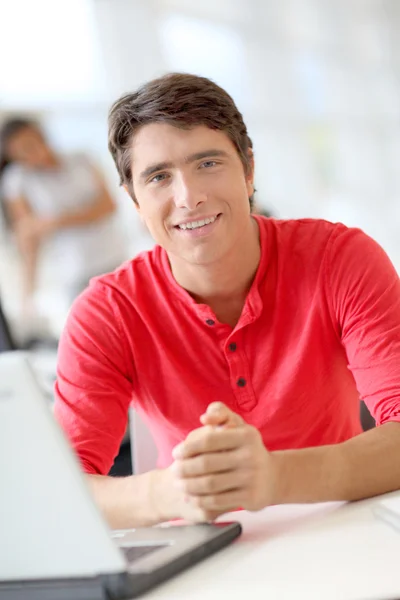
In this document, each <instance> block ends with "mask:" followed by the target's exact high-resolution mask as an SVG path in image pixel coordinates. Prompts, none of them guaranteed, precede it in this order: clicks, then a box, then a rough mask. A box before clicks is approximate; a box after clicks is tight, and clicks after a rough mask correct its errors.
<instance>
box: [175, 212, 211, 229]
mask: <svg viewBox="0 0 400 600" xmlns="http://www.w3.org/2000/svg"><path fill="white" fill-rule="evenodd" d="M220 216H221V213H219V214H218V215H215V217H209V218H207V219H199V220H197V221H191V222H190V223H182V224H181V225H175V229H180V230H181V231H185V230H186V229H189V230H193V229H201V228H202V227H205V226H206V225H211V224H212V223H215V221H216V220H217V219H218V217H220Z"/></svg>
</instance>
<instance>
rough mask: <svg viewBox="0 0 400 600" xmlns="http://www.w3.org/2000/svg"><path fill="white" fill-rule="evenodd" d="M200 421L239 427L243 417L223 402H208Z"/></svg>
mask: <svg viewBox="0 0 400 600" xmlns="http://www.w3.org/2000/svg"><path fill="white" fill-rule="evenodd" d="M200 421H201V423H202V424H203V425H214V426H216V427H240V426H241V425H243V424H244V421H243V419H242V418H241V417H240V416H239V415H238V414H236V413H234V412H233V411H232V410H230V409H229V408H228V407H227V406H226V405H225V404H224V403H223V402H212V403H211V404H209V405H208V407H207V410H206V412H205V413H204V414H203V415H201V417H200Z"/></svg>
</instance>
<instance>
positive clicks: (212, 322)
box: [206, 319, 215, 327]
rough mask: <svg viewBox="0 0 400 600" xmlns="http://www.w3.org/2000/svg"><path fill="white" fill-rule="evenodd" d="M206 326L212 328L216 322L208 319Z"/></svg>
mask: <svg viewBox="0 0 400 600" xmlns="http://www.w3.org/2000/svg"><path fill="white" fill-rule="evenodd" d="M206 324H207V325H209V326H210V327H212V325H215V321H213V320H212V319H207V321H206Z"/></svg>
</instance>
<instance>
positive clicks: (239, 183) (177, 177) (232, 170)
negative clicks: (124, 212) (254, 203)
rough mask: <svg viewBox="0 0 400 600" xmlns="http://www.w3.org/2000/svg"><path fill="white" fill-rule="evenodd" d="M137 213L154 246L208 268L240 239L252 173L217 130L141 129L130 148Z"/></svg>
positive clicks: (159, 126) (163, 125)
mask: <svg viewBox="0 0 400 600" xmlns="http://www.w3.org/2000/svg"><path fill="white" fill-rule="evenodd" d="M132 183H133V189H134V192H135V196H136V199H137V202H138V211H139V213H140V215H141V217H142V219H143V221H144V222H145V223H146V225H147V227H148V229H149V231H150V233H151V235H152V236H153V238H154V240H155V241H156V243H157V244H159V245H160V246H162V247H163V248H164V249H165V250H166V251H167V252H168V253H169V254H171V255H174V256H176V257H179V258H180V259H182V260H185V261H187V262H189V263H192V264H211V263H212V262H214V261H217V260H218V259H220V258H221V257H222V256H223V255H224V254H225V253H227V252H229V251H230V250H231V249H232V248H233V247H234V245H235V243H236V242H237V241H238V240H239V239H240V234H241V232H242V231H243V225H244V223H245V222H246V221H245V220H246V219H248V218H249V212H250V209H249V196H251V194H252V193H253V174H252V173H250V174H249V175H246V174H245V171H244V168H243V164H242V162H241V160H240V158H239V155H238V153H237V151H236V148H235V146H234V144H233V143H232V142H231V140H230V139H229V137H228V136H227V135H226V134H225V133H223V132H222V131H218V130H213V129H209V128H208V127H206V126H203V125H201V126H197V127H194V128H193V129H178V128H177V127H174V126H172V125H169V124H166V123H152V124H150V125H145V126H144V127H143V128H142V129H140V130H139V131H138V133H137V134H136V136H135V138H134V140H133V144H132Z"/></svg>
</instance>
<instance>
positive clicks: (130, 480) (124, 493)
mask: <svg viewBox="0 0 400 600" xmlns="http://www.w3.org/2000/svg"><path fill="white" fill-rule="evenodd" d="M86 477H87V479H88V482H89V487H90V489H91V492H92V495H93V497H94V499H95V502H96V504H97V506H98V507H99V508H100V510H101V512H102V513H103V515H104V517H105V518H106V520H107V522H108V524H109V525H110V527H111V528H113V529H125V528H131V527H148V526H151V525H156V524H157V523H160V522H162V521H166V520H168V519H172V518H173V517H174V515H173V514H170V513H169V511H168V509H167V507H166V506H165V507H164V506H163V505H160V503H161V502H162V501H163V500H164V499H165V497H164V494H163V492H162V486H163V482H164V478H165V472H163V471H161V470H154V471H149V472H148V473H143V474H141V475H131V476H129V477H106V476H103V475H87V476H86Z"/></svg>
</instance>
